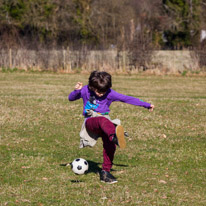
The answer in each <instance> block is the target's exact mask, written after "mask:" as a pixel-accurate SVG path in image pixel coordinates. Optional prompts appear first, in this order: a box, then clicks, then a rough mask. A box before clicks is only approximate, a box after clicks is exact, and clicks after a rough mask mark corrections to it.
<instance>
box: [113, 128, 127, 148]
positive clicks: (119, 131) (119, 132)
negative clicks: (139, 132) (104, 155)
mask: <svg viewBox="0 0 206 206" xmlns="http://www.w3.org/2000/svg"><path fill="white" fill-rule="evenodd" d="M112 141H113V142H114V143H115V144H116V145H118V146H119V147H120V148H121V149H124V148H125V147H126V141H125V138H124V128H123V127H122V126H121V125H118V126H116V133H115V135H114V137H113V139H112Z"/></svg>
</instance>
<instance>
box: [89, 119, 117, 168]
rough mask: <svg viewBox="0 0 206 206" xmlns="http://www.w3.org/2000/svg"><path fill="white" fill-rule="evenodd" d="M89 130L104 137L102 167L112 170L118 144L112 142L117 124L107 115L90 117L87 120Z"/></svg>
mask: <svg viewBox="0 0 206 206" xmlns="http://www.w3.org/2000/svg"><path fill="white" fill-rule="evenodd" d="M86 128H87V130H89V131H91V132H92V133H94V134H97V135H99V136H100V137H102V141H103V164H102V169H103V170H105V171H108V172H109V171H110V170H111V168H112V162H113V159H114V153H115V150H116V145H115V144H114V143H113V142H112V138H113V136H114V134H115V125H114V124H113V123H112V122H111V121H110V120H108V119H107V118H106V117H90V118H89V119H87V121H86Z"/></svg>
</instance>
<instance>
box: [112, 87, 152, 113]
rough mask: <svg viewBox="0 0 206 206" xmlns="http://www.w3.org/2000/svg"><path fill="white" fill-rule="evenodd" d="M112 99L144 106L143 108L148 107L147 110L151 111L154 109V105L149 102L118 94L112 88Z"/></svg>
mask: <svg viewBox="0 0 206 206" xmlns="http://www.w3.org/2000/svg"><path fill="white" fill-rule="evenodd" d="M112 101H120V102H124V103H127V104H132V105H135V106H140V107H144V108H147V109H149V111H153V109H154V105H152V104H150V103H147V102H144V101H142V100H140V99H138V98H136V97H132V96H127V95H124V94H120V93H118V92H116V91H114V90H113V91H112Z"/></svg>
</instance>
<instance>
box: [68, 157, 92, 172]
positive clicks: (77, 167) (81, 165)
mask: <svg viewBox="0 0 206 206" xmlns="http://www.w3.org/2000/svg"><path fill="white" fill-rule="evenodd" d="M71 168H72V171H73V172H74V173H75V174H77V175H82V174H84V173H85V172H86V171H87V170H88V169H89V164H88V162H87V161H86V160H85V159H83V158H78V159H75V160H74V161H73V162H72V163H71Z"/></svg>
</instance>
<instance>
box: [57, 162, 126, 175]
mask: <svg viewBox="0 0 206 206" xmlns="http://www.w3.org/2000/svg"><path fill="white" fill-rule="evenodd" d="M87 162H88V164H89V170H88V171H87V174H88V173H100V172H101V170H102V168H100V167H99V165H101V164H102V163H101V162H94V161H90V160H87ZM70 164H71V163H67V164H60V166H69V165H70ZM113 165H115V166H117V167H128V165H124V164H113ZM111 171H116V170H114V169H111Z"/></svg>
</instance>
